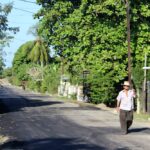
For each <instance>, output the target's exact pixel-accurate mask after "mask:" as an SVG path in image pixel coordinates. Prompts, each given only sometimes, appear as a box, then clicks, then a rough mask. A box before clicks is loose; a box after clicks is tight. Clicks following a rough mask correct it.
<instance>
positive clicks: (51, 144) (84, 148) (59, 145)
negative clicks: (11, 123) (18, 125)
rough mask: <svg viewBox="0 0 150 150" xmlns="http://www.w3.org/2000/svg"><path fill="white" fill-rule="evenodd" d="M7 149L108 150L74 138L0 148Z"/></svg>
mask: <svg viewBox="0 0 150 150" xmlns="http://www.w3.org/2000/svg"><path fill="white" fill-rule="evenodd" d="M0 149H1V150H5V149H23V150H106V148H104V147H102V146H97V145H93V144H87V143H85V142H84V141H82V140H79V139H74V138H46V139H33V140H31V141H17V140H16V141H8V142H6V143H4V144H3V145H1V146H0Z"/></svg>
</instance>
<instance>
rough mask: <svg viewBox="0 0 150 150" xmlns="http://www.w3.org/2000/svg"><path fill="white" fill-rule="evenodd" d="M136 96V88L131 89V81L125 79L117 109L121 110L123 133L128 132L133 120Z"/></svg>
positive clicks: (118, 98)
mask: <svg viewBox="0 0 150 150" xmlns="http://www.w3.org/2000/svg"><path fill="white" fill-rule="evenodd" d="M134 98H135V92H134V90H130V83H129V82H128V81H125V82H124V84H123V90H122V91H121V92H119V95H118V97H117V111H118V112H119V117H120V125H121V129H122V133H123V134H127V133H128V129H129V127H130V126H131V125H132V122H133V110H134Z"/></svg>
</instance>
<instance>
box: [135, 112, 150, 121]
mask: <svg viewBox="0 0 150 150" xmlns="http://www.w3.org/2000/svg"><path fill="white" fill-rule="evenodd" d="M134 118H135V120H137V121H150V114H143V113H141V114H137V113H136V112H135V113H134Z"/></svg>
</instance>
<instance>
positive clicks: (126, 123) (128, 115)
mask: <svg viewBox="0 0 150 150" xmlns="http://www.w3.org/2000/svg"><path fill="white" fill-rule="evenodd" d="M132 122H133V110H131V111H126V110H120V125H121V129H122V131H123V132H125V133H127V132H128V129H129V128H130V126H131V125H132Z"/></svg>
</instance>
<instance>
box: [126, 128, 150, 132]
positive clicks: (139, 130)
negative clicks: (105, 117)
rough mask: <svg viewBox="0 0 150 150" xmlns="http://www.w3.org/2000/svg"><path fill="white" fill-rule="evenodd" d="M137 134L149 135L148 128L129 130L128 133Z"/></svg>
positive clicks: (149, 129)
mask: <svg viewBox="0 0 150 150" xmlns="http://www.w3.org/2000/svg"><path fill="white" fill-rule="evenodd" d="M137 132H145V133H150V128H134V129H130V130H129V133H137Z"/></svg>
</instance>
